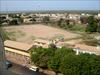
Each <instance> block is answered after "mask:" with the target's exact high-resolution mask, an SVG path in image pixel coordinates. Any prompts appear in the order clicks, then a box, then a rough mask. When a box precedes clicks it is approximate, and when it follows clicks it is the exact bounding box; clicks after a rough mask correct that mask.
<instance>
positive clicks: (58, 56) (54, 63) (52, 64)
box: [48, 47, 74, 72]
mask: <svg viewBox="0 0 100 75" xmlns="http://www.w3.org/2000/svg"><path fill="white" fill-rule="evenodd" d="M69 53H72V54H74V51H73V50H72V49H70V48H65V47H62V48H61V49H60V48H58V49H57V50H56V52H55V55H54V56H53V57H52V58H51V60H50V61H49V62H48V67H49V68H50V69H52V70H54V71H56V72H59V67H60V63H61V61H62V59H63V57H64V56H66V55H67V54H69Z"/></svg>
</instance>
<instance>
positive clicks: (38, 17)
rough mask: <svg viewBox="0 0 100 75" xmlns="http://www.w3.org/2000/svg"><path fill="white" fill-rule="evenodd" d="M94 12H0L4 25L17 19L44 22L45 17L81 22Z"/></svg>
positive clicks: (96, 16)
mask: <svg viewBox="0 0 100 75" xmlns="http://www.w3.org/2000/svg"><path fill="white" fill-rule="evenodd" d="M91 15H93V14H86V13H81V14H74V13H73V14H71V13H69V14H68V13H48V14H42V13H33V14H32V13H30V14H27V13H19V14H0V19H1V20H2V25H9V24H10V22H11V21H13V20H15V21H16V22H17V24H22V23H23V24H32V23H34V22H35V23H41V22H43V18H44V17H49V20H50V21H58V20H60V19H61V18H62V19H65V20H70V21H71V22H75V23H77V24H80V23H81V21H80V18H81V17H88V16H91ZM94 17H95V18H100V13H98V14H96V15H94Z"/></svg>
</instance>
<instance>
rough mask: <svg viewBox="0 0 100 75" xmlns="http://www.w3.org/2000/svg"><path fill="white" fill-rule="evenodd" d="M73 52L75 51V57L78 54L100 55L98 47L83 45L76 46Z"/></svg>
mask: <svg viewBox="0 0 100 75" xmlns="http://www.w3.org/2000/svg"><path fill="white" fill-rule="evenodd" d="M73 50H74V51H76V54H77V55H78V54H79V53H89V54H96V55H100V47H94V46H88V45H84V44H76V45H75V47H74V49H73Z"/></svg>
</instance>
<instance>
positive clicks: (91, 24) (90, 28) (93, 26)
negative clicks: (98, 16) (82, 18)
mask: <svg viewBox="0 0 100 75" xmlns="http://www.w3.org/2000/svg"><path fill="white" fill-rule="evenodd" d="M86 32H97V21H95V19H94V16H90V17H89V18H88V25H87V27H86Z"/></svg>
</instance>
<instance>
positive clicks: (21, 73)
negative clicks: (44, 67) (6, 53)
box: [8, 63, 46, 75]
mask: <svg viewBox="0 0 100 75" xmlns="http://www.w3.org/2000/svg"><path fill="white" fill-rule="evenodd" d="M8 70H9V71H12V72H14V73H16V74H18V75H46V74H43V73H40V72H34V71H31V70H29V69H28V68H26V67H23V66H20V65H18V64H14V63H13V66H12V67H11V68H9V69H8Z"/></svg>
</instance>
